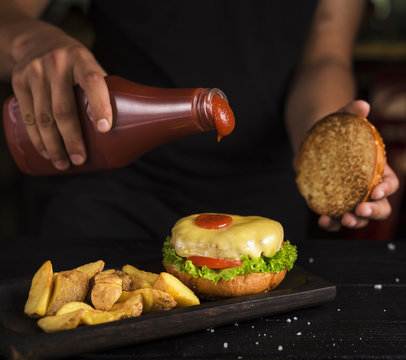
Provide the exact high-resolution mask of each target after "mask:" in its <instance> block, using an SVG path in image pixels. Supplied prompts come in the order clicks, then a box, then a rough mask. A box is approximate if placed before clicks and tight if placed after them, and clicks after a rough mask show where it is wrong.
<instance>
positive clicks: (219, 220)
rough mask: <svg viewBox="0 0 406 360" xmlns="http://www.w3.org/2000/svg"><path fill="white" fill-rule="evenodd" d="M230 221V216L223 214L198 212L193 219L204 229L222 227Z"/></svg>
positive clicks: (231, 220)
mask: <svg viewBox="0 0 406 360" xmlns="http://www.w3.org/2000/svg"><path fill="white" fill-rule="evenodd" d="M232 222H233V219H232V218H231V216H229V215H223V214H200V215H199V216H198V217H197V218H196V219H195V224H196V225H197V226H200V227H202V228H204V229H222V228H225V227H227V226H229V225H230V224H231V223H232Z"/></svg>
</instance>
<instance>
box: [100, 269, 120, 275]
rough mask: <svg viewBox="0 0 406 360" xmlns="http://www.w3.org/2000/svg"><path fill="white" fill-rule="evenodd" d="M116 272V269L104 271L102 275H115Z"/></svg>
mask: <svg viewBox="0 0 406 360" xmlns="http://www.w3.org/2000/svg"><path fill="white" fill-rule="evenodd" d="M115 272H116V270H115V269H106V270H103V271H102V272H101V273H102V274H114V273H115Z"/></svg>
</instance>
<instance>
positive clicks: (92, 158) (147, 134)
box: [3, 76, 235, 175]
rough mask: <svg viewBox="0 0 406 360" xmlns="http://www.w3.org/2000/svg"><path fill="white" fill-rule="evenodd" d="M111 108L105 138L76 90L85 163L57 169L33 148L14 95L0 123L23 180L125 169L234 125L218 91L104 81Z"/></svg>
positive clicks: (112, 79) (111, 78) (228, 130)
mask: <svg viewBox="0 0 406 360" xmlns="http://www.w3.org/2000/svg"><path fill="white" fill-rule="evenodd" d="M106 83H107V87H108V89H109V93H110V101H111V105H112V109H113V126H112V128H111V130H110V131H109V132H107V133H100V132H99V131H98V130H97V129H96V124H95V121H94V119H92V117H91V115H90V108H89V104H88V102H87V99H86V96H85V94H84V92H83V90H82V89H81V88H80V87H78V86H76V87H75V94H76V102H77V107H78V113H79V117H80V120H81V126H82V131H83V136H84V140H85V144H86V146H87V161H86V162H85V163H84V164H83V165H80V166H72V165H71V166H70V167H69V168H68V169H66V170H57V169H56V168H55V167H54V166H53V164H52V163H51V162H50V161H49V160H47V159H45V158H43V157H42V156H41V155H40V154H39V153H38V152H37V151H36V150H35V148H34V146H33V145H32V143H31V140H30V139H29V137H28V134H27V131H26V129H25V125H24V123H23V121H22V119H21V114H20V110H19V105H18V102H17V100H16V98H15V97H14V96H12V97H10V98H9V99H8V100H7V101H6V102H5V103H4V106H3V122H4V130H5V135H6V139H7V143H8V146H9V149H10V152H11V155H12V157H13V159H14V161H15V163H16V164H17V166H18V167H19V168H20V170H21V171H23V172H24V173H26V174H29V175H58V174H73V173H81V172H92V171H99V170H109V169H114V168H119V167H123V166H125V165H128V164H130V163H131V162H133V161H134V160H136V159H137V158H139V157H140V156H141V155H143V154H145V153H146V152H148V151H150V150H152V149H154V148H156V147H158V146H159V145H162V144H164V143H167V142H169V141H171V140H174V139H178V138H182V137H186V136H190V135H194V134H198V133H202V132H206V131H209V130H213V129H216V130H217V139H218V141H220V139H221V138H222V137H224V136H226V135H229V134H230V133H231V132H232V131H233V129H234V125H235V120H234V115H233V112H232V110H231V108H230V107H229V105H228V102H227V98H226V96H225V95H224V93H223V92H222V91H221V90H219V89H215V88H213V89H209V88H190V89H163V88H155V87H150V86H145V85H140V84H137V83H134V82H131V81H128V80H125V79H123V78H121V77H118V76H107V77H106Z"/></svg>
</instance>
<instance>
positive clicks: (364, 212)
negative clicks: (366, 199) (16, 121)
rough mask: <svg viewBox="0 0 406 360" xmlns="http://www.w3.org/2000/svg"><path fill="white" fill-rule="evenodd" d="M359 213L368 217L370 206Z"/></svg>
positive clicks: (370, 211) (370, 212) (370, 210)
mask: <svg viewBox="0 0 406 360" xmlns="http://www.w3.org/2000/svg"><path fill="white" fill-rule="evenodd" d="M361 215H362V216H364V217H369V216H371V215H372V209H371V208H366V209H365V210H364V211H363V212H362V214H361Z"/></svg>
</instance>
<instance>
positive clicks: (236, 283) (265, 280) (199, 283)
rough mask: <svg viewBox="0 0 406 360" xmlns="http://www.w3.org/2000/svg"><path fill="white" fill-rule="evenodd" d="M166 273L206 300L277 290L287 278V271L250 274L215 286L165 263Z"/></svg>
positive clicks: (221, 281) (220, 282)
mask: <svg viewBox="0 0 406 360" xmlns="http://www.w3.org/2000/svg"><path fill="white" fill-rule="evenodd" d="M163 264H164V267H165V269H166V271H167V272H168V273H170V274H172V275H173V276H175V277H177V278H178V279H179V280H180V281H182V282H183V283H184V284H185V285H186V286H188V287H189V288H190V289H192V290H193V291H194V292H195V293H196V295H197V296H199V297H201V298H204V299H210V300H212V299H219V298H227V297H234V296H241V295H248V294H257V293H262V292H266V291H269V290H272V289H274V288H276V287H277V286H278V285H279V284H280V283H281V282H282V280H283V279H284V278H285V275H286V271H287V270H284V271H281V272H279V273H250V274H246V275H238V276H236V277H235V278H234V279H232V280H226V281H224V280H219V281H218V282H217V284H213V283H212V282H211V281H210V280H207V279H202V278H197V279H195V278H194V277H193V276H192V275H190V274H186V273H183V272H181V271H179V269H178V268H177V267H176V266H175V265H173V264H171V265H167V264H165V262H164V263H163Z"/></svg>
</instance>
